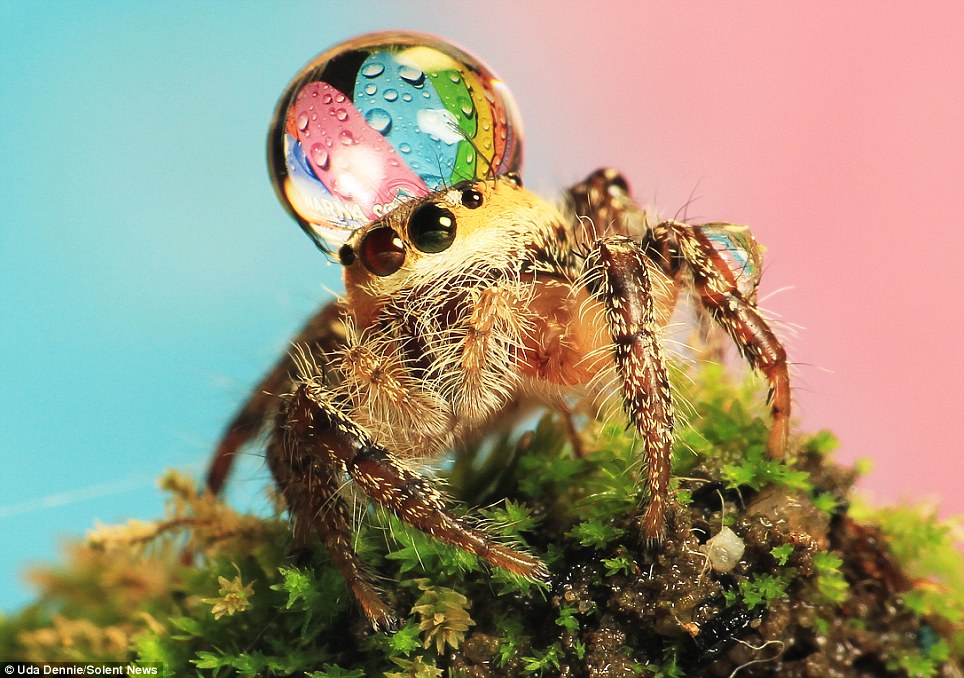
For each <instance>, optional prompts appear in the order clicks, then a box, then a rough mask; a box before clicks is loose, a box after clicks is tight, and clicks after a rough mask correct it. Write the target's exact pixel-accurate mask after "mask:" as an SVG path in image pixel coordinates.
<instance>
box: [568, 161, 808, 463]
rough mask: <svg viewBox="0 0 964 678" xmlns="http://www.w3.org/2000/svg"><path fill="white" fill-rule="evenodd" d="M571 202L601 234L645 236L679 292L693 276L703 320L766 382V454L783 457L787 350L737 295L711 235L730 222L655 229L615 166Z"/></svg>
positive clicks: (576, 190)
mask: <svg viewBox="0 0 964 678" xmlns="http://www.w3.org/2000/svg"><path fill="white" fill-rule="evenodd" d="M569 200H570V203H571V206H572V209H573V210H574V211H575V213H576V214H577V215H579V216H581V217H586V218H587V219H588V221H589V222H590V223H589V224H587V226H586V227H588V228H592V229H593V230H594V231H595V232H597V233H598V234H599V235H600V236H602V235H608V234H613V233H617V234H622V235H628V236H630V237H631V238H633V239H641V243H642V246H643V248H644V249H645V250H646V253H647V255H648V256H649V258H650V260H652V261H653V262H655V263H656V264H658V265H659V266H660V267H661V268H662V270H663V272H664V273H665V274H666V276H667V277H668V278H669V279H670V280H671V281H673V283H674V287H675V288H676V290H677V291H678V290H679V288H680V287H681V286H683V284H684V280H683V274H684V273H686V272H689V273H690V275H691V277H692V282H693V287H694V288H695V291H696V293H697V296H698V298H699V302H700V310H698V311H697V316H698V318H699V319H700V321H701V322H703V318H702V316H704V315H705V314H708V315H709V316H710V317H711V318H712V319H713V321H715V323H716V324H717V325H718V326H719V327H722V328H723V330H724V331H725V332H726V333H727V334H728V335H729V336H730V338H731V339H732V340H733V342H734V343H735V344H736V346H737V349H738V350H739V351H740V354H741V355H742V356H743V358H744V359H745V360H746V361H747V362H748V363H749V364H750V366H751V367H752V368H754V369H756V370H758V371H759V372H761V373H762V374H763V375H764V376H765V377H766V378H767V380H768V382H769V384H770V393H769V396H768V403H769V405H770V412H771V418H772V423H771V428H770V436H769V440H768V442H767V450H768V452H769V454H770V456H771V457H774V458H781V457H783V456H784V455H785V453H786V449H787V445H788V440H789V435H790V378H789V375H788V371H787V356H786V351H785V350H784V348H783V346H782V344H781V343H780V340H779V339H777V337H776V335H775V334H774V333H773V330H772V329H771V328H770V326H769V324H768V323H767V321H766V320H765V319H764V318H763V316H762V315H761V314H760V311H759V309H758V308H757V306H756V301H755V298H753V297H754V295H747V294H744V293H743V292H741V291H740V285H739V281H738V280H737V275H736V273H735V272H734V271H733V269H732V268H731V267H730V265H728V264H727V262H726V261H725V260H724V259H723V256H722V254H721V253H720V252H719V251H718V250H717V249H716V248H715V247H714V246H713V244H712V242H710V240H709V238H707V235H706V233H708V232H712V231H718V230H720V229H726V228H728V227H731V226H732V225H731V224H704V225H701V226H690V225H689V224H685V223H681V222H678V221H664V222H660V223H658V224H650V223H649V220H648V218H647V215H646V212H645V211H643V210H641V209H640V208H639V207H638V206H637V205H636V203H635V202H634V201H633V199H632V198H631V196H630V193H629V184H628V182H627V181H626V179H625V178H624V177H623V176H622V175H621V174H620V173H619V172H618V171H617V170H614V169H611V168H605V169H599V170H596V171H595V172H593V173H592V174H590V175H589V176H588V177H587V178H586V179H585V180H584V181H582V182H580V183H579V184H576V185H575V186H573V187H572V188H570V189H569ZM733 245H734V246H735V245H736V244H735V243H733ZM756 275H757V276H758V273H757V274H756Z"/></svg>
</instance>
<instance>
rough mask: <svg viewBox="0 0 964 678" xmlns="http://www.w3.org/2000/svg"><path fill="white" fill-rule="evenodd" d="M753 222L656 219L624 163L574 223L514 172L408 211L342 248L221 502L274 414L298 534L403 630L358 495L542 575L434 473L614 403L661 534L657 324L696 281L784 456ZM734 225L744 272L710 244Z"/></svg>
mask: <svg viewBox="0 0 964 678" xmlns="http://www.w3.org/2000/svg"><path fill="white" fill-rule="evenodd" d="M739 229H740V227H734V226H730V225H727V224H709V225H704V226H690V225H687V224H683V223H679V222H662V223H656V224H651V223H650V222H649V220H648V219H647V215H646V214H645V213H644V212H643V211H642V210H640V209H639V208H638V207H637V206H636V205H635V203H634V202H633V201H632V199H631V198H630V196H629V190H628V187H627V185H626V182H625V180H623V178H622V177H621V176H620V175H619V174H618V173H616V172H615V171H613V170H600V171H598V172H596V173H594V174H592V175H590V177H588V178H587V179H586V180H585V181H584V182H582V183H580V184H578V185H576V186H574V187H573V188H571V189H570V190H569V192H568V201H567V207H566V211H565V213H563V212H560V211H558V210H557V209H555V208H554V207H552V206H551V205H549V204H548V203H546V202H544V201H543V200H542V199H540V198H538V197H537V196H535V195H534V194H532V193H530V192H529V191H526V190H525V189H523V188H521V186H519V184H518V182H517V180H516V179H515V178H514V177H506V176H503V177H499V178H496V179H491V180H485V181H477V182H473V183H471V184H461V185H458V186H456V187H453V188H449V189H446V190H443V191H440V192H438V193H437V194H435V195H432V196H429V197H427V198H423V199H419V200H415V201H412V202H411V203H408V204H405V205H402V206H400V207H398V208H397V209H395V210H394V211H392V212H391V213H389V214H388V215H387V216H386V217H383V218H382V219H380V220H378V221H376V222H374V223H372V224H370V225H368V226H365V227H363V228H360V229H358V231H356V232H355V233H353V235H352V236H351V238H350V239H349V240H348V242H347V243H346V244H345V245H344V246H343V247H342V248H341V250H340V251H339V253H338V256H339V259H340V261H341V263H342V264H343V265H344V278H345V290H346V294H345V298H344V299H343V300H340V301H338V302H336V303H335V304H332V305H330V306H328V307H326V308H324V309H322V311H321V312H319V314H318V315H317V316H316V317H315V318H313V319H312V320H311V321H310V322H309V323H308V325H307V326H306V327H305V329H304V330H303V331H302V332H301V334H300V335H299V336H298V337H296V339H295V340H294V344H295V347H296V350H295V351H294V352H293V353H292V355H290V356H285V357H284V358H282V360H281V361H280V362H279V363H278V364H277V365H276V366H275V367H274V368H273V369H272V370H271V371H270V372H269V373H268V375H267V376H266V377H265V378H264V380H263V381H262V382H261V383H260V384H259V385H258V387H257V388H256V389H255V391H254V393H253V394H252V396H251V397H250V399H249V401H248V402H247V403H246V404H245V406H244V407H243V408H242V410H241V411H240V412H239V413H238V415H237V416H236V418H235V420H234V421H233V422H232V424H231V425H230V427H229V428H228V431H227V432H226V434H225V437H224V439H223V441H222V443H221V445H220V446H219V448H218V450H217V452H216V453H215V457H214V460H213V461H212V465H211V470H210V472H209V476H208V486H209V488H210V489H211V490H212V491H215V492H217V491H218V490H219V489H220V487H221V486H222V484H223V482H224V479H225V477H226V474H227V472H228V470H229V468H230V463H231V459H232V458H233V456H234V455H235V454H236V453H237V451H238V449H239V448H240V446H241V445H243V444H244V443H245V442H246V441H247V440H249V439H250V438H252V437H253V436H254V435H255V434H256V433H257V432H258V431H259V430H260V429H261V428H262V427H264V426H265V425H266V424H268V423H271V422H272V421H273V423H274V428H273V429H272V432H271V436H270V438H269V442H268V454H267V457H268V465H269V467H270V468H271V471H272V474H273V475H274V477H275V480H276V482H277V484H278V487H279V488H280V490H281V493H282V494H283V495H284V497H285V499H286V500H287V503H288V506H289V509H290V512H291V516H292V519H293V522H294V526H295V532H296V535H298V536H299V538H301V539H308V537H309V536H310V535H311V534H315V535H317V536H318V537H319V538H320V539H321V541H322V542H323V543H324V544H325V546H326V547H327V548H328V550H329V552H330V553H331V556H332V559H333V561H334V563H335V565H336V567H338V569H339V570H340V571H341V573H342V574H343V575H344V577H345V579H346V581H347V583H348V585H349V587H350V588H351V589H352V591H353V593H354V594H355V596H356V598H357V599H358V601H359V603H360V604H361V606H362V609H363V610H364V613H365V615H366V616H367V618H368V620H369V622H370V623H371V625H372V626H373V627H376V628H385V629H390V628H394V627H395V625H396V623H397V620H396V618H395V615H394V613H393V611H392V610H391V609H390V607H389V606H388V605H387V604H386V603H385V602H384V601H383V599H382V596H381V595H380V594H379V593H378V591H377V590H376V589H375V587H374V586H373V584H372V583H371V579H370V577H369V576H368V575H367V574H366V573H365V569H364V567H363V564H362V563H360V562H359V560H358V558H357V556H356V555H355V553H354V551H353V550H352V548H351V533H352V530H351V522H350V519H349V508H348V501H349V500H348V499H347V498H346V495H345V493H344V492H343V491H342V490H343V488H345V487H346V486H350V487H352V488H354V490H356V491H357V493H360V495H362V496H363V497H364V498H365V499H367V500H370V501H372V502H374V503H375V504H377V505H379V506H382V507H384V508H386V509H387V510H389V511H392V512H393V513H394V514H395V515H396V516H398V517H399V518H400V519H401V520H403V521H405V522H407V523H409V524H411V525H412V526H414V527H416V528H418V529H420V530H422V531H424V532H426V533H428V534H430V535H432V536H433V537H435V538H437V539H439V540H441V541H444V542H447V543H450V544H454V545H455V546H458V547H460V548H463V549H465V550H467V551H470V552H472V553H474V554H476V555H478V556H479V557H481V558H483V559H484V560H486V561H488V562H490V563H492V564H494V565H496V566H500V567H505V568H507V569H509V570H511V571H513V572H516V573H518V574H521V575H523V576H526V577H529V578H533V579H545V578H546V577H547V576H548V573H547V570H546V568H545V566H544V565H543V564H542V562H541V561H540V560H539V559H538V558H536V557H535V556H532V555H530V554H526V553H522V552H519V551H517V550H513V549H511V548H509V547H507V546H504V545H501V544H498V543H496V542H494V541H493V540H492V539H491V538H489V536H488V535H487V534H486V533H485V531H484V530H482V529H480V528H478V527H476V526H473V525H471V524H469V522H468V520H467V519H464V518H459V517H456V516H454V515H453V514H452V513H451V512H450V511H449V509H448V508H447V507H448V504H449V501H448V500H447V499H446V498H445V497H444V496H443V495H442V494H441V493H440V492H439V491H438V490H437V489H436V487H435V485H434V484H433V482H432V481H430V480H429V479H428V478H427V477H424V476H423V475H421V474H420V472H419V468H420V466H422V465H424V464H425V463H427V462H431V461H434V460H436V459H438V458H439V457H440V456H441V455H444V454H445V453H446V452H448V451H450V450H451V449H452V448H453V447H454V446H455V445H457V444H459V443H461V442H463V441H465V440H468V439H471V438H473V437H475V436H478V435H479V434H480V433H482V432H484V431H486V430H487V429H488V428H489V427H491V426H492V425H493V423H494V422H496V421H500V420H502V419H504V418H505V417H506V416H507V414H509V413H511V412H512V411H514V410H515V408H517V407H518V406H519V404H520V403H529V402H538V403H542V404H546V405H549V406H557V407H561V406H563V403H564V398H567V397H571V396H572V395H573V394H576V395H577V396H579V397H587V398H592V399H594V400H596V399H600V398H613V397H614V398H617V399H618V400H619V401H621V403H622V407H623V409H624V411H625V412H626V414H627V416H628V418H629V421H630V423H631V425H632V426H633V427H635V429H636V430H637V432H638V434H639V437H640V441H641V442H640V448H641V452H642V455H643V459H644V461H645V467H646V475H645V487H646V490H647V496H646V500H645V502H644V505H643V508H642V510H641V516H640V521H639V526H640V534H641V537H642V538H643V539H644V540H646V541H648V542H650V543H658V542H659V541H660V540H661V539H662V536H663V534H664V531H665V524H666V520H667V513H668V511H669V509H670V496H669V489H668V486H669V472H670V453H671V447H672V442H673V420H674V414H673V404H672V398H671V394H670V386H669V382H668V379H667V374H666V366H665V361H664V358H663V355H662V349H661V346H660V332H661V329H662V328H663V327H664V326H665V325H666V323H667V322H668V320H669V317H670V316H671V314H672V311H673V308H674V306H675V304H676V300H677V298H678V296H679V293H680V290H681V289H684V288H690V289H692V291H693V296H694V298H695V299H696V300H697V301H698V304H699V306H700V308H701V312H702V313H704V314H707V315H709V316H710V317H712V319H713V320H715V321H716V322H717V323H718V324H719V325H720V326H721V327H722V328H723V329H724V330H726V332H727V333H728V334H729V335H730V337H731V338H732V339H733V341H734V342H735V343H736V345H737V346H738V348H739V349H740V351H741V353H742V354H743V355H744V357H745V358H746V359H747V360H748V361H749V362H750V364H751V365H752V366H753V367H755V368H757V369H759V370H760V371H761V372H763V373H764V374H765V375H766V377H767V378H768V380H769V382H770V385H771V409H772V414H773V429H772V434H771V437H770V453H771V454H772V455H774V456H781V455H782V454H783V453H784V451H785V448H786V444H787V431H788V417H789V411H790V392H789V379H788V376H787V367H786V358H785V354H784V351H783V349H782V347H781V345H780V343H779V342H778V341H777V339H776V338H775V336H774V335H773V333H772V332H771V330H770V329H769V327H768V325H767V323H766V321H765V320H764V319H763V317H762V316H761V315H760V313H759V311H758V310H757V309H756V304H755V291H756V284H757V283H758V281H759V260H758V258H759V254H758V252H757V251H756V249H755V248H756V245H755V242H753V240H752V236H748V233H744V232H743V231H741V230H739ZM736 231H739V232H740V233H741V234H742V236H741V237H742V240H740V241H739V242H740V246H739V247H737V246H736V245H734V248H735V250H736V251H737V253H738V254H740V255H741V256H742V255H745V258H746V260H747V261H748V262H750V263H749V264H746V266H745V270H744V269H736V270H735V269H734V267H733V265H732V264H731V263H730V262H729V261H728V260H727V259H725V258H723V257H722V256H721V253H720V249H719V247H718V246H717V247H714V244H713V242H712V240H711V237H713V236H715V235H724V236H725V235H727V234H730V233H731V232H736ZM741 247H743V248H745V249H740V248H741ZM279 396H280V397H279Z"/></svg>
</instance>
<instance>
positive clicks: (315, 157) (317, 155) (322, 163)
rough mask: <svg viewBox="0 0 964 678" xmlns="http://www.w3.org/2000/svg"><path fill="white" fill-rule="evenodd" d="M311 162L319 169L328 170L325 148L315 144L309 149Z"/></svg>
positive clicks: (327, 157)
mask: <svg viewBox="0 0 964 678" xmlns="http://www.w3.org/2000/svg"><path fill="white" fill-rule="evenodd" d="M311 160H312V162H314V163H315V165H317V166H318V167H320V168H321V169H323V170H326V169H328V162H329V156H328V151H326V150H325V147H324V146H322V145H321V144H315V145H314V146H312V147H311Z"/></svg>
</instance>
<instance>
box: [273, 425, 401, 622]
mask: <svg viewBox="0 0 964 678" xmlns="http://www.w3.org/2000/svg"><path fill="white" fill-rule="evenodd" d="M268 466H269V467H270V468H271V473H272V475H274V477H275V480H276V482H277V484H278V487H279V488H281V491H282V493H283V494H284V497H285V500H286V501H287V502H288V507H289V509H290V512H291V517H292V522H293V527H294V530H293V531H294V535H295V539H296V541H297V542H299V543H308V542H310V538H309V531H310V530H312V529H313V530H314V531H315V533H316V534H317V535H318V537H319V538H320V539H321V541H322V543H324V545H325V547H326V548H327V549H328V554H329V555H330V556H331V560H332V563H333V564H334V566H335V568H336V569H337V570H338V572H339V573H341V576H342V577H343V578H344V579H345V582H346V583H347V584H348V588H349V589H350V590H351V592H352V594H353V595H354V596H355V599H356V600H357V601H358V603H359V605H361V608H362V611H363V612H364V614H365V617H366V618H367V619H368V622H369V624H370V625H371V627H372V628H373V629H376V630H384V631H394V630H396V629H397V628H398V618H397V616H396V615H395V611H394V610H393V609H392V608H391V606H389V605H388V604H387V603H386V602H385V601H384V599H383V598H382V595H381V593H380V592H379V591H378V589H377V588H376V587H375V586H374V585H373V584H372V581H371V579H370V577H369V576H368V574H367V572H366V570H365V567H364V565H363V564H362V562H361V561H360V560H359V558H358V556H357V555H356V554H355V551H354V550H353V549H352V547H351V535H352V531H351V521H350V519H349V513H348V508H347V505H346V502H345V499H344V498H343V497H342V496H341V495H340V494H339V492H338V489H339V484H340V483H339V474H338V469H337V466H335V465H334V464H333V463H332V460H331V459H330V457H329V455H316V454H312V453H311V451H309V450H308V449H306V448H300V447H298V446H293V445H290V444H286V441H284V440H283V439H275V440H273V441H272V444H271V445H270V446H269V448H268Z"/></svg>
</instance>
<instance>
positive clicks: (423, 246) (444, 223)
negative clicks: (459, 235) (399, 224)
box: [408, 202, 455, 253]
mask: <svg viewBox="0 0 964 678" xmlns="http://www.w3.org/2000/svg"><path fill="white" fill-rule="evenodd" d="M408 237H409V239H410V240H411V241H412V244H413V245H415V247H417V248H418V249H420V250H421V251H423V252H429V253H434V252H442V251H444V250H447V249H448V248H449V247H450V246H451V244H452V241H453V240H455V215H454V214H452V213H451V212H450V211H448V210H447V209H445V208H444V207H441V206H440V205H436V204H435V203H434V202H428V203H425V204H424V205H422V206H421V207H418V208H417V209H416V210H415V211H414V212H412V216H411V217H409V219H408Z"/></svg>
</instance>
